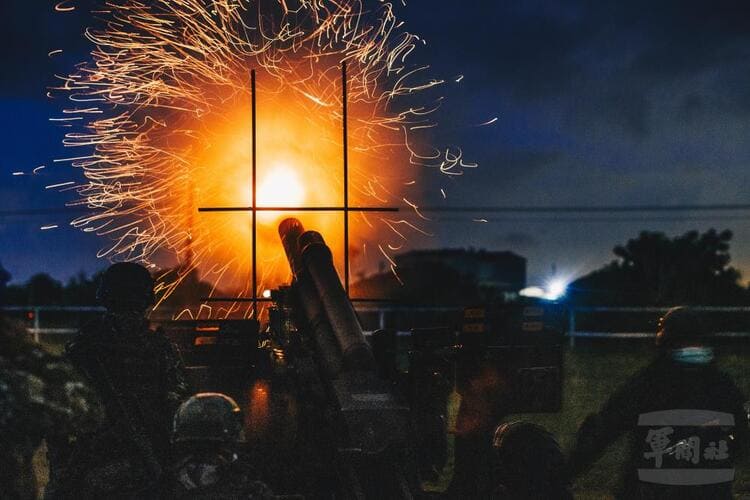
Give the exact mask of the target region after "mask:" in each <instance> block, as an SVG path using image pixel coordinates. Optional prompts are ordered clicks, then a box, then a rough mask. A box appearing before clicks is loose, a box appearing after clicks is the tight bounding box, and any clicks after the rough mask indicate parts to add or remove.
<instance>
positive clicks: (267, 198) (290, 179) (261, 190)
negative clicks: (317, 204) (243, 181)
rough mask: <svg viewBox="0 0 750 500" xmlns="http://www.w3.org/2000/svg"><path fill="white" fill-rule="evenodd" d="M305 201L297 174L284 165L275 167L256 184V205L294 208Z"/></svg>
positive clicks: (303, 191)
mask: <svg viewBox="0 0 750 500" xmlns="http://www.w3.org/2000/svg"><path fill="white" fill-rule="evenodd" d="M304 201H305V190H304V188H303V187H302V183H301V182H300V179H299V177H298V176H297V172H296V171H294V170H292V169H291V168H289V167H287V166H286V165H276V166H275V167H274V168H273V169H271V170H270V171H269V172H268V173H267V174H266V175H265V176H264V177H263V178H262V179H259V182H258V205H259V206H266V207H296V206H300V205H302V203H303V202H304Z"/></svg>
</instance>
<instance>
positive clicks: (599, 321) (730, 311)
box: [566, 306, 750, 347]
mask: <svg viewBox="0 0 750 500" xmlns="http://www.w3.org/2000/svg"><path fill="white" fill-rule="evenodd" d="M669 309H670V308H668V307H574V308H570V309H568V328H567V332H566V335H567V337H568V342H569V344H570V346H571V347H574V346H575V344H576V340H577V339H649V338H654V337H655V336H656V330H657V326H658V319H659V318H660V317H661V316H662V315H663V314H664V313H666V312H667V311H668V310H669ZM694 309H695V310H697V311H701V312H703V313H705V314H706V315H707V318H711V321H712V324H713V325H714V328H713V330H714V333H712V335H713V336H714V337H718V338H750V307H718V306H711V307H709V306H704V307H695V308H694ZM586 316H588V318H585V317H586ZM592 316H593V317H594V318H593V320H592V318H591V317H592ZM582 317H584V318H585V319H586V320H584V321H583V322H582V321H581V320H582V319H584V318H582ZM581 323H583V324H581ZM623 328H624V329H623Z"/></svg>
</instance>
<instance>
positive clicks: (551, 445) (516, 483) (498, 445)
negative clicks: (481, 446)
mask: <svg viewBox="0 0 750 500" xmlns="http://www.w3.org/2000/svg"><path fill="white" fill-rule="evenodd" d="M492 448H493V455H494V463H493V480H494V486H495V487H496V488H497V489H496V491H502V492H504V493H503V494H501V495H500V497H502V498H505V497H507V498H516V497H517V495H522V498H572V496H570V493H569V492H568V489H567V488H568V485H567V475H566V467H565V456H564V455H563V452H562V450H561V449H560V445H559V444H558V443H557V440H556V439H555V438H554V436H553V435H552V434H550V433H549V432H548V431H546V430H545V429H544V428H542V427H540V426H538V425H536V424H532V423H530V422H522V421H514V422H508V423H504V424H501V425H499V426H498V427H497V428H496V429H495V434H494V435H493V437H492Z"/></svg>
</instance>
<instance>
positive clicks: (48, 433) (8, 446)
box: [0, 318, 104, 500]
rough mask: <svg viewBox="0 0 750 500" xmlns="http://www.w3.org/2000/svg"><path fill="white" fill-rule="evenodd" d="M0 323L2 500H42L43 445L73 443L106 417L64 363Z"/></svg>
mask: <svg viewBox="0 0 750 500" xmlns="http://www.w3.org/2000/svg"><path fill="white" fill-rule="evenodd" d="M25 335H26V332H24V331H23V329H22V328H20V327H19V326H17V325H14V324H12V323H11V322H10V321H7V320H3V319H2V318H0V496H2V498H11V499H16V498H17V499H24V500H25V499H32V498H38V493H39V492H38V490H39V487H40V484H39V482H40V481H38V478H36V477H35V476H36V475H35V474H34V471H33V466H32V459H33V457H34V455H35V454H37V453H38V450H39V449H40V447H41V446H42V440H43V439H46V440H47V442H48V444H50V445H52V443H64V444H68V443H69V442H72V441H73V440H74V439H75V438H76V436H79V435H82V434H85V433H87V432H90V431H91V430H93V429H95V428H96V427H97V425H98V424H99V423H100V422H101V421H102V420H103V418H104V411H103V409H102V407H101V404H100V402H99V398H98V397H97V395H96V393H95V392H94V391H93V390H91V389H90V388H89V387H88V386H87V385H86V384H85V383H84V382H83V380H82V379H81V378H80V376H79V375H78V374H77V373H76V371H75V369H74V368H73V367H72V366H70V365H69V364H68V363H67V362H65V361H64V360H63V359H61V358H59V357H57V356H53V355H51V354H49V353H47V352H45V351H44V350H42V349H41V348H39V347H38V346H36V345H34V344H32V343H31V342H29V341H28V340H27V339H26V338H25Z"/></svg>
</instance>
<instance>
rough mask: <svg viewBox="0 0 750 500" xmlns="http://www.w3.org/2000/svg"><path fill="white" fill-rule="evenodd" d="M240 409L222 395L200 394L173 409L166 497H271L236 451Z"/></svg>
mask: <svg viewBox="0 0 750 500" xmlns="http://www.w3.org/2000/svg"><path fill="white" fill-rule="evenodd" d="M242 429H243V420H242V412H241V410H240V408H239V406H237V403H235V401H234V400H233V399H232V398H230V397H229V396H226V395H224V394H219V393H201V394H196V395H195V396H193V397H191V398H190V399H188V400H187V401H185V402H184V403H182V405H180V408H179V409H178V410H177V412H176V413H175V417H174V426H173V432H172V442H173V445H174V455H175V462H174V463H175V465H174V467H173V469H172V477H173V480H172V488H171V491H170V493H171V495H172V496H173V497H174V498H177V499H188V498H189V499H204V498H205V499H209V498H210V499H264V500H265V499H272V498H276V497H275V496H274V494H273V492H272V491H271V489H270V488H269V487H268V486H266V485H265V484H264V483H262V482H260V481H258V473H257V472H256V471H255V469H254V468H253V467H252V466H251V465H250V462H249V461H247V460H244V459H242V458H240V457H239V454H238V452H237V449H238V445H239V442H240V441H241V436H242Z"/></svg>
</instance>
